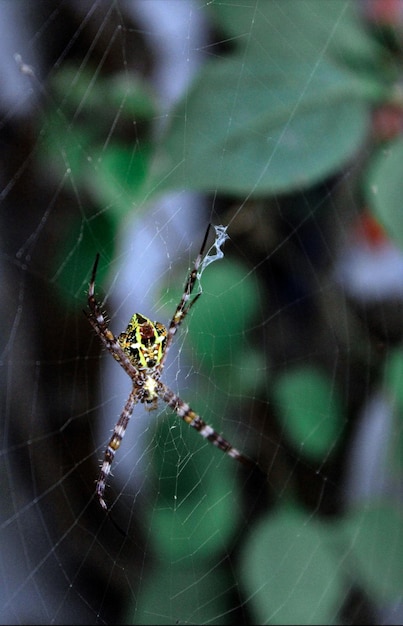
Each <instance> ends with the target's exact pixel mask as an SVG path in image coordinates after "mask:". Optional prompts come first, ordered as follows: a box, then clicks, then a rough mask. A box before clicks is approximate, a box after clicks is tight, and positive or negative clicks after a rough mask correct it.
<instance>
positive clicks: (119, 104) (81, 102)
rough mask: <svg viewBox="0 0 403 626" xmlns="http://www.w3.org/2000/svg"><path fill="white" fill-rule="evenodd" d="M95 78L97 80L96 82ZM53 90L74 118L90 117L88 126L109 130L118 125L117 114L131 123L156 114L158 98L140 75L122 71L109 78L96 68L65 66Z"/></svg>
mask: <svg viewBox="0 0 403 626" xmlns="http://www.w3.org/2000/svg"><path fill="white" fill-rule="evenodd" d="M94 76H96V79H94ZM51 87H52V89H53V90H54V91H55V93H56V100H57V101H58V102H60V104H59V106H61V107H62V108H63V111H64V112H65V113H64V114H65V115H66V117H70V115H67V113H66V111H67V110H68V109H70V113H71V115H73V114H74V116H75V117H77V115H78V114H80V115H81V116H82V117H87V123H89V124H91V125H96V126H98V129H99V128H100V123H101V126H102V128H105V129H106V130H108V128H110V124H111V123H112V122H113V123H116V121H117V118H116V114H117V112H118V111H119V114H120V116H123V117H128V118H130V119H131V121H132V122H133V121H137V122H138V121H139V119H151V118H152V117H154V116H155V114H156V106H155V102H154V100H155V98H154V95H153V94H152V93H151V90H150V88H149V85H148V84H147V83H145V82H144V81H143V80H142V79H141V78H140V76H139V75H134V74H130V75H128V74H127V73H126V72H120V73H117V74H112V75H108V76H106V77H104V76H101V75H99V74H97V73H95V74H94V71H93V68H83V67H80V68H79V67H78V66H76V65H73V64H68V63H66V64H65V65H63V66H62V67H61V68H60V69H59V70H58V71H57V72H56V73H55V74H54V76H53V77H52V82H51Z"/></svg>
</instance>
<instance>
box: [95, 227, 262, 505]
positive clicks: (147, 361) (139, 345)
mask: <svg viewBox="0 0 403 626" xmlns="http://www.w3.org/2000/svg"><path fill="white" fill-rule="evenodd" d="M209 229H210V226H209V227H208V228H207V231H206V234H205V236H204V239H203V243H202V246H201V248H200V252H199V254H198V256H197V258H196V261H195V262H194V265H193V268H192V271H191V272H190V274H189V276H188V278H187V280H186V283H185V289H184V291H183V295H182V297H181V299H180V302H179V304H178V306H177V307H176V311H175V313H174V316H173V318H172V320H171V323H170V324H169V327H168V329H167V328H166V327H165V326H164V325H163V324H160V323H159V322H152V321H151V320H149V319H148V318H147V317H145V316H144V315H141V314H140V313H135V314H134V315H133V317H132V318H131V320H130V322H129V325H128V327H127V328H126V330H125V332H123V333H121V334H120V335H119V337H118V338H116V337H115V336H114V334H113V333H112V332H111V331H110V330H109V328H108V327H107V324H106V320H105V317H104V315H103V313H102V311H101V308H100V305H99V304H98V303H97V301H96V299H95V296H94V289H95V277H96V273H97V266H98V261H99V254H97V256H96V259H95V263H94V267H93V269H92V275H91V280H90V284H89V289H88V306H89V309H90V312H89V313H87V312H86V315H87V317H88V320H89V322H90V324H91V325H92V327H93V328H94V330H95V332H96V333H97V335H98V336H99V338H100V339H101V341H102V343H103V344H104V346H105V347H106V348H107V349H108V350H109V352H111V354H112V356H113V357H114V358H115V359H116V360H117V361H118V363H119V364H120V365H121V366H122V367H123V369H124V370H125V372H126V373H127V374H128V375H129V376H130V378H131V380H132V383H133V388H132V390H131V392H130V395H129V397H128V399H127V402H126V404H125V406H124V408H123V411H122V413H121V415H120V417H119V419H118V421H117V423H116V426H115V428H114V430H113V434H112V437H111V439H110V441H109V443H108V446H107V448H106V450H105V456H104V460H103V463H102V466H101V471H100V474H99V478H98V480H97V485H96V494H97V496H98V499H99V503H100V505H101V506H102V508H103V509H105V510H108V507H107V505H106V502H105V500H104V492H105V487H106V481H107V478H108V475H109V473H110V471H111V465H112V461H113V459H114V456H115V453H116V450H117V449H118V448H119V446H120V443H121V441H122V439H123V436H124V434H125V432H126V428H127V425H128V423H129V420H130V417H131V414H132V413H133V409H134V406H135V405H136V404H137V402H143V403H145V404H148V405H150V406H149V407H148V408H149V409H154V408H156V406H157V402H158V398H160V399H161V400H163V401H164V402H166V403H167V404H168V405H169V406H170V407H171V408H172V409H173V410H174V411H175V413H176V414H177V415H178V416H179V417H180V418H181V419H183V420H184V421H185V422H186V423H187V424H189V426H192V428H195V429H196V430H197V431H198V432H199V433H200V434H201V435H202V437H204V438H205V439H207V440H208V441H210V442H211V443H212V444H214V445H215V446H217V448H220V450H222V451H223V452H225V453H226V454H228V455H229V456H231V457H232V458H233V459H236V460H237V461H240V462H241V463H246V464H248V465H249V464H251V463H252V462H251V461H250V459H248V458H247V457H246V456H244V455H243V454H242V453H241V452H239V451H238V450H237V449H236V448H234V447H233V446H232V445H231V444H230V443H229V442H228V441H227V440H226V439H224V438H223V437H221V435H220V434H219V433H217V432H216V431H215V430H214V428H212V427H211V426H209V425H208V424H206V423H205V422H204V421H203V420H202V419H201V417H199V415H197V413H195V412H194V411H193V409H191V408H190V406H189V405H188V404H187V403H186V402H184V401H183V400H182V399H181V398H180V397H179V396H178V395H177V394H176V393H174V392H173V391H172V390H171V389H169V388H168V387H167V386H166V385H165V384H164V383H163V382H161V381H160V376H161V373H162V370H163V367H164V363H165V359H166V356H167V353H168V350H169V347H170V345H171V343H172V340H173V337H174V335H175V333H176V331H177V330H178V327H179V326H180V324H181V323H182V321H183V319H184V318H185V316H186V315H187V313H189V311H190V309H191V307H192V306H193V305H194V303H195V302H196V300H197V299H198V298H199V296H200V293H198V294H196V295H195V296H194V297H193V299H192V300H191V299H190V297H191V294H192V290H193V287H194V284H195V282H196V278H197V277H198V270H199V268H200V265H201V263H202V259H203V254H204V249H205V246H206V242H207V237H208V233H209Z"/></svg>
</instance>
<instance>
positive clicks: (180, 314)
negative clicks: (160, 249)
mask: <svg viewBox="0 0 403 626" xmlns="http://www.w3.org/2000/svg"><path fill="white" fill-rule="evenodd" d="M210 228H211V224H209V225H208V226H207V230H206V234H205V235H204V238H203V243H202V245H201V248H200V252H199V254H198V255H197V258H196V260H195V262H194V264H193V268H192V270H191V272H190V274H189V276H188V277H187V280H186V283H185V288H184V290H183V294H182V297H181V299H180V302H179V304H178V306H177V307H176V310H175V313H174V314H173V317H172V320H171V322H170V324H169V327H168V336H167V340H166V345H165V350H164V355H163V357H162V359H161V362H160V364H159V369H160V370H162V368H163V365H164V361H165V359H166V356H167V353H168V350H169V347H170V345H171V343H172V340H173V338H174V335H175V333H176V331H177V330H178V328H179V326H180V325H181V323H182V322H183V320H184V318H185V317H186V315H187V314H188V313H189V311H190V309H191V307H192V306H193V305H194V303H195V302H196V300H198V298H199V297H200V296H201V293H197V294H196V295H195V296H194V298H193V299H192V300H190V297H191V295H192V291H193V287H194V286H195V282H196V279H197V272H198V271H199V267H200V264H201V262H202V260H203V254H204V250H205V247H206V243H207V237H208V234H209V232H210ZM189 300H190V302H189Z"/></svg>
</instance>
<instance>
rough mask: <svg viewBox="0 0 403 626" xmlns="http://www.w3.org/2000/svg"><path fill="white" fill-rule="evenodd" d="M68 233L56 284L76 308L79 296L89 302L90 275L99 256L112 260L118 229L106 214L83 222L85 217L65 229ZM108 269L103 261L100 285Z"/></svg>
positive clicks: (58, 262)
mask: <svg viewBox="0 0 403 626" xmlns="http://www.w3.org/2000/svg"><path fill="white" fill-rule="evenodd" d="M65 230H66V235H65V238H64V239H63V241H62V242H61V244H60V245H59V247H58V249H57V253H56V259H55V267H56V268H57V269H56V274H55V276H54V278H53V281H54V282H55V283H56V285H57V287H58V290H59V294H60V297H61V298H62V299H63V300H64V302H65V303H66V305H67V306H72V307H74V308H75V307H76V306H77V299H79V300H81V299H82V301H83V304H85V302H86V295H85V294H86V292H87V290H88V281H89V275H90V272H91V269H92V266H93V265H94V261H95V255H96V253H97V252H102V256H103V258H105V257H106V258H107V259H111V258H112V256H113V250H114V241H115V235H114V229H113V224H112V223H111V221H110V220H109V218H108V216H107V215H106V213H100V214H99V215H97V216H96V217H93V218H92V219H89V220H87V221H83V219H82V216H81V217H79V218H77V219H75V220H73V221H72V223H71V224H70V225H69V226H68V227H66V228H65ZM105 273H106V271H105V269H104V266H103V264H102V263H101V264H100V268H99V271H98V275H97V284H98V285H99V284H100V283H102V279H103V277H104V275H105Z"/></svg>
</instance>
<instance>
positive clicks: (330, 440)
mask: <svg viewBox="0 0 403 626" xmlns="http://www.w3.org/2000/svg"><path fill="white" fill-rule="evenodd" d="M273 398H274V401H275V402H276V404H277V408H278V411H279V416H280V420H281V422H282V424H283V428H284V431H285V433H286V436H287V437H288V439H289V441H291V442H292V444H293V445H294V446H295V447H297V448H298V449H301V450H302V452H303V454H305V455H306V456H308V457H310V458H311V459H313V460H319V459H324V458H325V457H326V456H327V455H328V454H330V453H331V451H332V450H333V449H334V448H335V447H336V446H337V444H338V441H339V438H340V436H341V435H342V432H343V426H344V415H343V409H342V404H341V399H340V397H339V395H338V393H337V389H335V385H334V383H333V382H332V381H331V380H330V379H329V378H328V377H327V376H326V375H325V374H324V373H322V372H321V371H320V370H318V369H316V368H313V367H301V368H300V369H294V370H288V371H286V372H284V373H283V374H281V375H280V376H279V377H278V378H277V379H276V380H275V381H274V385H273Z"/></svg>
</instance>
